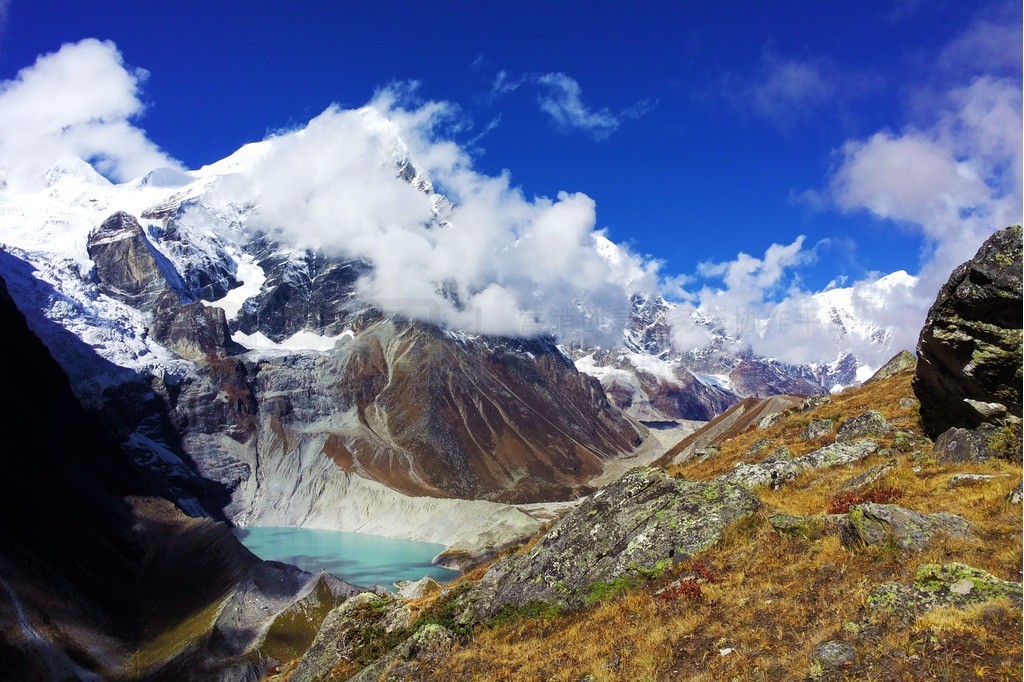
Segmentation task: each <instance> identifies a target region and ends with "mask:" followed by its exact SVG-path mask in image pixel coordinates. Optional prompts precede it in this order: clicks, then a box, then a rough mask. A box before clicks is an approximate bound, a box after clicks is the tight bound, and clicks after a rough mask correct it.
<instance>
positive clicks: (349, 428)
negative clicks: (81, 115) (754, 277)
mask: <svg viewBox="0 0 1024 682" xmlns="http://www.w3.org/2000/svg"><path fill="white" fill-rule="evenodd" d="M271 144H273V140H271V141H268V142H262V143H256V144H252V145H248V146H246V147H243V148H242V149H241V150H239V151H238V152H236V153H235V154H233V155H232V156H230V157H228V158H226V159H224V160H222V161H220V162H218V163H215V164H211V165H209V166H205V167H203V168H201V169H199V170H197V171H191V172H182V171H177V170H169V169H163V170H157V171H153V172H152V173H149V174H148V175H146V176H145V177H143V178H140V179H138V180H135V181H133V182H129V183H125V184H121V185H113V184H111V183H110V182H108V181H107V180H106V179H104V178H103V177H102V176H100V175H99V174H98V173H96V171H95V170H94V169H93V168H92V167H91V166H89V165H88V164H87V163H85V162H83V161H74V162H68V163H65V164H62V165H60V166H58V167H55V168H53V169H51V170H50V171H49V172H48V173H47V174H46V175H45V178H44V180H43V183H42V186H40V187H37V188H32V189H30V190H26V189H18V188H16V187H12V186H6V187H4V188H3V189H2V190H0V193H2V196H0V243H2V251H0V274H2V276H3V278H4V279H5V280H6V281H7V285H8V288H9V289H10V292H11V295H12V297H13V298H14V300H15V301H16V303H17V305H18V306H19V308H20V309H21V310H22V311H23V313H24V314H25V315H26V317H27V319H28V321H29V324H30V325H31V327H32V329H33V331H34V332H35V333H36V334H37V335H38V336H39V337H40V338H41V339H42V340H43V341H44V343H46V345H47V346H48V348H49V349H50V351H51V352H52V354H53V355H54V357H55V358H56V359H57V360H58V362H59V363H60V364H61V365H62V367H63V368H64V370H65V371H66V372H67V374H68V376H69V378H70V379H71V381H72V385H73V388H74V390H75V392H76V394H77V396H78V397H79V399H80V400H82V402H83V403H84V404H85V405H87V406H88V407H90V408H94V409H101V410H102V411H103V413H104V415H105V418H106V419H107V421H108V423H109V424H108V425H109V426H110V427H111V428H112V429H113V430H114V432H115V433H116V434H117V435H118V437H119V438H120V439H121V440H122V442H123V444H124V445H125V446H126V447H127V448H128V450H129V451H130V452H131V453H132V455H133V457H134V458H135V461H136V463H137V465H138V466H139V468H140V469H141V470H142V471H143V472H145V474H146V475H147V476H149V477H150V478H151V479H152V484H153V485H154V486H156V487H158V488H160V489H161V490H162V491H163V493H162V494H164V495H165V496H166V497H168V499H171V500H174V501H176V502H177V504H178V505H179V507H180V508H182V509H183V510H184V511H186V512H188V513H191V514H194V515H212V516H214V517H223V518H227V519H229V520H232V521H234V522H236V523H239V524H246V523H250V524H251V523H260V524H264V525H267V524H271V525H274V524H276V525H311V526H318V527H327V528H339V529H345V530H362V531H367V532H374V533H377V534H381V535H391V536H399V537H410V538H415V539H424V540H433V541H438V542H444V543H450V542H451V541H453V539H455V538H458V539H460V540H461V539H464V538H466V537H469V538H476V539H477V540H479V541H480V542H482V543H487V542H490V541H491V540H489V539H488V538H491V539H492V540H493V538H496V537H498V536H502V535H503V534H504V535H509V534H513V535H514V534H516V533H519V532H521V531H524V529H532V528H534V527H535V526H536V521H535V520H534V519H532V518H530V517H528V516H526V515H525V514H523V513H521V512H519V511H518V510H516V509H514V508H512V507H508V506H506V505H504V504H494V503H534V502H547V501H555V500H566V499H572V498H575V497H577V496H579V495H581V494H585V493H587V492H589V491H590V490H591V489H592V488H591V487H590V484H589V482H590V481H591V480H593V479H594V478H595V477H597V476H598V475H600V474H601V473H602V471H604V470H605V468H606V467H607V465H608V464H609V463H611V462H614V461H617V460H619V459H620V458H621V457H622V456H624V455H629V454H631V453H634V451H636V450H637V448H644V447H648V448H649V447H653V446H652V445H651V444H650V433H649V427H651V426H655V427H657V426H660V425H661V424H663V423H666V422H667V423H672V422H675V421H678V420H684V419H685V420H693V419H696V420H709V419H711V418H713V417H714V416H715V415H716V414H719V413H720V412H722V411H723V410H725V409H726V408H728V407H729V406H730V405H733V404H735V403H736V402H738V401H739V400H741V399H743V398H745V397H750V396H766V395H773V394H780V393H800V394H807V393H817V392H827V391H829V390H832V389H835V388H836V387H840V386H844V385H849V384H852V383H854V382H855V381H856V379H857V370H858V361H857V359H856V358H855V357H854V356H853V355H851V354H849V353H844V354H841V355H839V356H838V357H835V358H833V359H831V360H830V361H828V362H821V363H816V364H806V365H791V364H786V363H783V362H780V361H777V360H775V359H772V358H766V357H760V356H757V355H755V354H753V353H752V352H751V351H750V350H749V348H744V346H743V343H742V339H738V338H735V337H734V336H731V335H730V332H728V330H727V329H726V328H725V327H724V326H723V325H722V324H721V323H720V322H719V320H718V319H716V317H715V316H714V315H704V314H701V315H695V317H694V321H695V322H696V323H697V324H699V325H702V326H703V327H704V328H705V329H706V330H707V332H708V334H709V336H710V338H711V343H710V344H709V345H708V346H707V347H706V348H702V349H700V350H691V351H688V352H685V353H680V352H677V351H676V350H674V349H673V347H672V345H671V342H670V338H671V328H670V321H669V319H668V317H669V315H668V314H669V312H670V311H671V310H672V307H673V304H672V303H670V302H668V301H666V300H665V299H663V298H661V297H660V296H658V295H655V294H640V293H637V294H635V295H633V297H632V298H631V299H630V300H629V301H628V314H627V315H626V316H625V324H624V327H623V329H622V331H621V335H620V338H621V342H620V343H619V344H618V345H617V346H615V347H611V348H608V347H599V346H594V345H589V344H588V343H585V342H580V341H574V342H572V343H566V344H565V345H558V344H557V343H556V341H557V340H555V339H551V338H549V337H541V338H507V337H501V338H499V337H491V336H483V335H478V334H469V333H466V332H464V331H461V330H457V329H451V328H448V327H445V326H443V325H440V324H435V323H431V322H430V321H423V316H422V315H415V314H410V315H401V314H396V313H395V312H394V311H390V312H385V311H382V310H380V309H379V308H377V307H375V306H373V305H371V304H369V303H368V302H367V301H365V300H363V298H362V297H361V296H360V292H359V280H360V277H361V276H362V275H363V274H365V273H366V272H368V271H370V270H371V269H372V268H373V263H370V262H367V261H365V260H362V259H346V258H343V257H339V256H337V255H332V254H331V253H327V252H325V251H323V250H321V249H315V248H304V247H299V246H295V245H293V244H291V243H290V242H289V241H288V240H286V239H285V237H284V235H283V233H280V232H275V231H274V230H273V229H271V230H267V229H257V228H256V227H254V225H253V224H252V221H251V217H252V215H253V211H254V210H255V208H256V205H255V204H253V203H241V204H240V203H237V202H234V201H232V200H230V199H227V198H225V197H226V196H230V193H226V192H224V191H223V189H224V187H225V185H227V184H229V183H232V182H238V180H239V178H240V177H241V175H240V174H244V172H245V170H246V169H247V168H248V167H250V166H251V164H253V163H255V162H256V161H258V160H259V159H260V158H262V157H263V156H264V155H265V154H266V153H267V150H268V145H271ZM386 156H387V157H388V158H387V160H386V162H387V163H392V164H394V169H395V173H396V175H397V176H398V177H401V178H403V179H404V180H406V181H408V182H409V183H410V184H411V185H412V186H413V187H415V188H416V189H417V190H419V191H421V192H424V193H426V194H428V195H429V196H430V197H431V201H430V206H431V207H432V208H431V212H432V214H431V216H430V218H429V219H430V221H432V224H433V225H434V226H435V227H436V229H445V227H446V220H447V218H448V213H449V211H450V207H451V204H450V203H449V202H448V200H447V199H446V198H445V197H444V196H442V195H440V194H437V193H436V192H435V190H434V187H433V186H432V185H431V183H430V181H429V179H428V178H426V177H424V176H422V175H421V174H420V173H419V172H418V171H417V170H416V168H415V166H414V165H413V164H412V163H411V161H410V159H409V156H408V152H407V150H405V148H404V146H403V145H402V144H401V141H400V140H395V143H394V145H393V149H390V150H389V151H388V153H387V155H386ZM596 239H598V240H603V241H600V243H598V244H597V245H596V246H597V247H598V250H599V251H600V252H601V253H603V254H605V256H606V257H608V258H615V257H617V254H616V249H617V248H618V247H616V246H615V245H614V244H612V243H611V242H608V241H607V240H604V238H603V237H600V236H598V237H596ZM438 287H439V291H442V292H446V290H445V284H444V283H443V282H439V283H438ZM844 291H845V290H843V289H834V290H831V291H828V292H825V293H823V294H819V295H817V296H816V297H814V299H813V300H814V301H816V302H818V304H819V306H820V307H819V308H818V309H817V311H816V313H815V314H817V315H819V316H821V317H822V318H823V319H825V318H827V320H828V322H829V324H832V325H833V326H834V327H835V333H836V335H838V336H840V337H841V336H842V335H857V336H859V337H869V338H870V339H871V341H872V342H874V343H878V344H884V343H886V340H887V338H886V334H885V331H884V330H880V329H876V328H873V327H871V326H870V325H867V324H866V323H864V322H862V321H861V320H858V319H857V317H856V315H855V313H854V311H853V307H852V306H851V305H849V300H848V297H847V298H844V296H847V294H845V293H844ZM445 295H448V294H447V293H445ZM452 295H454V294H452ZM624 303H626V302H624ZM410 305H411V306H414V305H415V302H410ZM645 443H646V444H647V445H645ZM411 517H415V518H416V519H417V521H416V522H415V523H409V522H408V518H411ZM453 519H459V520H460V521H459V523H458V524H455V523H454V521H453ZM456 525H457V526H458V528H456V527H455V526H456ZM495 529H498V530H495Z"/></svg>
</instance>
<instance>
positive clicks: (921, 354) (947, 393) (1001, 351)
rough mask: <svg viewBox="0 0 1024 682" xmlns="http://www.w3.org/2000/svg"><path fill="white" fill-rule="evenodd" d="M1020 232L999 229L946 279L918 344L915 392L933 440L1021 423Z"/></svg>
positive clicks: (1018, 226)
mask: <svg viewBox="0 0 1024 682" xmlns="http://www.w3.org/2000/svg"><path fill="white" fill-rule="evenodd" d="M1021 310H1022V294H1021V227H1020V225H1014V226H1012V227H1008V228H1006V229H1003V230H1000V231H999V232H997V233H996V234H994V235H992V236H991V237H989V239H988V240H987V241H986V242H985V243H984V244H983V245H982V247H981V249H979V250H978V253H977V254H976V255H975V256H974V258H973V259H971V260H970V261H968V262H967V263H964V264H963V265H961V266H960V267H958V268H957V269H956V270H954V271H953V274H952V275H951V276H950V278H949V280H948V281H947V282H946V284H945V285H944V286H943V287H942V290H941V291H939V294H938V297H937V298H936V300H935V303H934V304H933V305H932V307H931V310H929V311H928V319H927V321H926V322H925V325H924V328H923V329H922V330H921V337H920V339H919V340H918V344H917V355H918V358H919V361H918V366H917V372H916V375H915V377H914V384H913V386H914V393H916V394H917V397H918V399H919V400H920V401H921V420H922V422H923V423H924V426H925V431H926V432H927V433H928V435H929V436H931V437H932V438H936V437H938V435H939V434H941V433H943V432H944V431H946V430H947V429H950V428H953V427H961V428H975V427H977V426H979V425H981V424H983V423H996V424H998V423H1001V420H1002V419H1003V418H1004V416H1005V415H1009V416H1016V417H1018V418H1020V417H1021V382H1022V369H1021V347H1022V345H1021V338H1022V332H1021V327H1022V312H1021Z"/></svg>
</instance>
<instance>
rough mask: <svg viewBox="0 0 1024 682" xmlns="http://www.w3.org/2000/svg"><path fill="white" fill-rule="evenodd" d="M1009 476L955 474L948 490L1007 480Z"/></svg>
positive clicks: (951, 478)
mask: <svg viewBox="0 0 1024 682" xmlns="http://www.w3.org/2000/svg"><path fill="white" fill-rule="evenodd" d="M1007 475H1008V474H953V476H951V477H950V479H949V482H948V483H947V484H946V487H947V488H962V487H964V486H969V485H977V484H979V483H985V482H986V481H991V480H992V479H995V478H1006V477H1007Z"/></svg>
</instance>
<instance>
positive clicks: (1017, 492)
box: [1006, 481, 1024, 506]
mask: <svg viewBox="0 0 1024 682" xmlns="http://www.w3.org/2000/svg"><path fill="white" fill-rule="evenodd" d="M1006 501H1007V502H1008V503H1009V504H1015V505H1017V506H1020V504H1021V502H1022V501H1024V481H1019V482H1018V483H1017V486H1016V487H1015V488H1014V489H1013V490H1011V491H1010V492H1008V493H1007V494H1006Z"/></svg>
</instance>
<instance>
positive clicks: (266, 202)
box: [223, 89, 657, 341]
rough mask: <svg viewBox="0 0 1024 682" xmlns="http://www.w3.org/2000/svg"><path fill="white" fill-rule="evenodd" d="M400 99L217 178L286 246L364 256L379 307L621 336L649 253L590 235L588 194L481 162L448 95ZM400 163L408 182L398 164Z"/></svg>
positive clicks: (510, 329)
mask: <svg viewBox="0 0 1024 682" xmlns="http://www.w3.org/2000/svg"><path fill="white" fill-rule="evenodd" d="M402 100H403V95H402V93H398V92H396V91H395V90H394V89H387V90H384V91H382V92H381V93H379V94H378V95H377V96H376V97H375V98H374V100H373V101H372V102H370V103H369V104H368V105H367V106H365V107H363V108H361V109H356V110H345V109H341V108H338V107H331V108H329V109H328V110H327V111H325V112H324V113H322V114H321V115H319V116H318V117H316V118H315V119H313V120H312V121H310V123H309V124H308V125H307V126H305V127H304V128H302V129H301V130H298V131H294V132H290V133H285V134H281V135H279V136H277V137H275V138H272V139H270V140H268V141H267V142H266V143H265V144H266V145H268V147H269V149H268V151H267V153H266V154H265V155H263V156H262V157H261V159H260V160H259V161H258V162H257V163H256V164H255V165H254V166H253V167H252V168H250V169H249V170H247V171H246V172H244V173H242V174H241V175H239V176H237V177H235V178H233V179H231V178H229V179H227V180H226V181H225V184H224V188H223V191H224V192H225V193H226V197H227V198H228V199H230V200H231V201H234V202H238V203H252V204H254V205H255V206H256V208H255V210H254V214H253V216H252V221H253V224H254V225H255V226H256V227H259V228H261V229H264V230H266V231H268V232H273V233H276V234H279V235H281V236H282V237H283V238H284V239H286V240H288V241H290V242H291V243H294V244H296V245H298V246H312V247H319V248H323V249H325V250H327V251H328V252H331V253H335V254H338V255H342V256H345V257H347V258H361V259H365V260H366V261H368V262H370V263H372V269H371V271H370V272H369V273H368V274H367V275H366V276H365V277H363V278H362V279H361V280H360V281H359V288H360V293H361V295H362V296H363V297H364V298H365V299H366V300H368V301H370V302H372V303H374V304H376V305H378V306H379V307H381V308H382V309H384V310H386V311H389V312H394V313H399V314H404V315H407V316H410V317H415V318H419V319H428V320H430V321H434V322H440V323H442V324H445V325H448V326H451V327H454V328H458V329H464V330H469V331H474V332H480V333H486V334H497V335H534V334H540V333H549V334H556V335H558V336H559V337H560V338H562V339H563V340H573V339H578V338H583V337H586V338H589V339H591V340H595V339H599V338H600V337H601V336H602V335H604V336H605V337H606V338H605V340H606V341H607V340H608V339H610V338H612V337H613V336H615V335H617V334H619V333H621V326H619V327H618V329H615V328H614V325H613V324H611V323H610V321H611V320H614V319H618V320H619V323H620V324H621V322H622V319H621V315H619V314H618V313H619V312H620V311H622V309H623V308H624V307H625V305H626V302H627V300H628V296H629V294H630V293H633V292H634V291H639V290H650V289H651V288H652V287H653V286H654V283H655V282H656V278H657V264H656V263H652V262H649V261H646V260H644V259H642V258H640V257H638V256H636V255H634V254H631V253H630V252H629V251H628V250H627V249H625V248H623V247H620V246H617V245H614V244H611V242H608V241H607V239H605V238H604V236H603V234H601V233H599V232H597V231H596V230H595V228H596V211H595V206H594V202H593V200H592V199H590V197H588V196H586V195H584V194H580V193H567V192H559V193H558V194H557V195H556V196H555V197H554V198H549V197H528V196H526V195H524V193H523V192H522V190H521V189H519V188H517V187H515V186H513V185H512V183H511V180H510V177H509V175H508V174H507V173H505V174H502V175H499V176H489V175H486V174H483V173H480V172H478V171H476V170H475V169H474V168H473V163H472V158H471V157H470V155H469V153H468V152H467V151H466V149H465V148H464V147H462V146H460V145H458V144H456V143H455V142H453V141H451V140H449V139H445V138H444V137H443V136H442V135H441V134H440V133H441V132H442V131H443V130H444V122H445V121H446V120H448V119H450V118H451V117H452V116H453V115H454V112H453V107H452V106H451V105H449V104H446V103H443V102H426V103H421V104H418V105H416V106H410V107H405V106H403V105H402ZM405 161H409V162H411V163H412V165H413V167H414V168H415V169H416V172H417V173H418V175H417V177H416V178H414V179H413V182H411V183H410V182H409V179H408V177H406V178H403V177H400V176H399V174H398V173H397V172H396V170H397V167H398V166H400V165H401V164H402V163H403V162H405ZM433 188H436V189H437V190H438V191H439V192H441V193H443V194H444V196H445V197H446V198H447V199H448V200H450V202H451V203H448V202H447V201H442V200H441V199H440V198H439V197H438V195H436V194H434V193H433ZM610 250H611V255H609V253H610ZM567 321H568V322H567ZM600 321H605V322H607V323H606V324H602V323H601V322H600Z"/></svg>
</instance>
